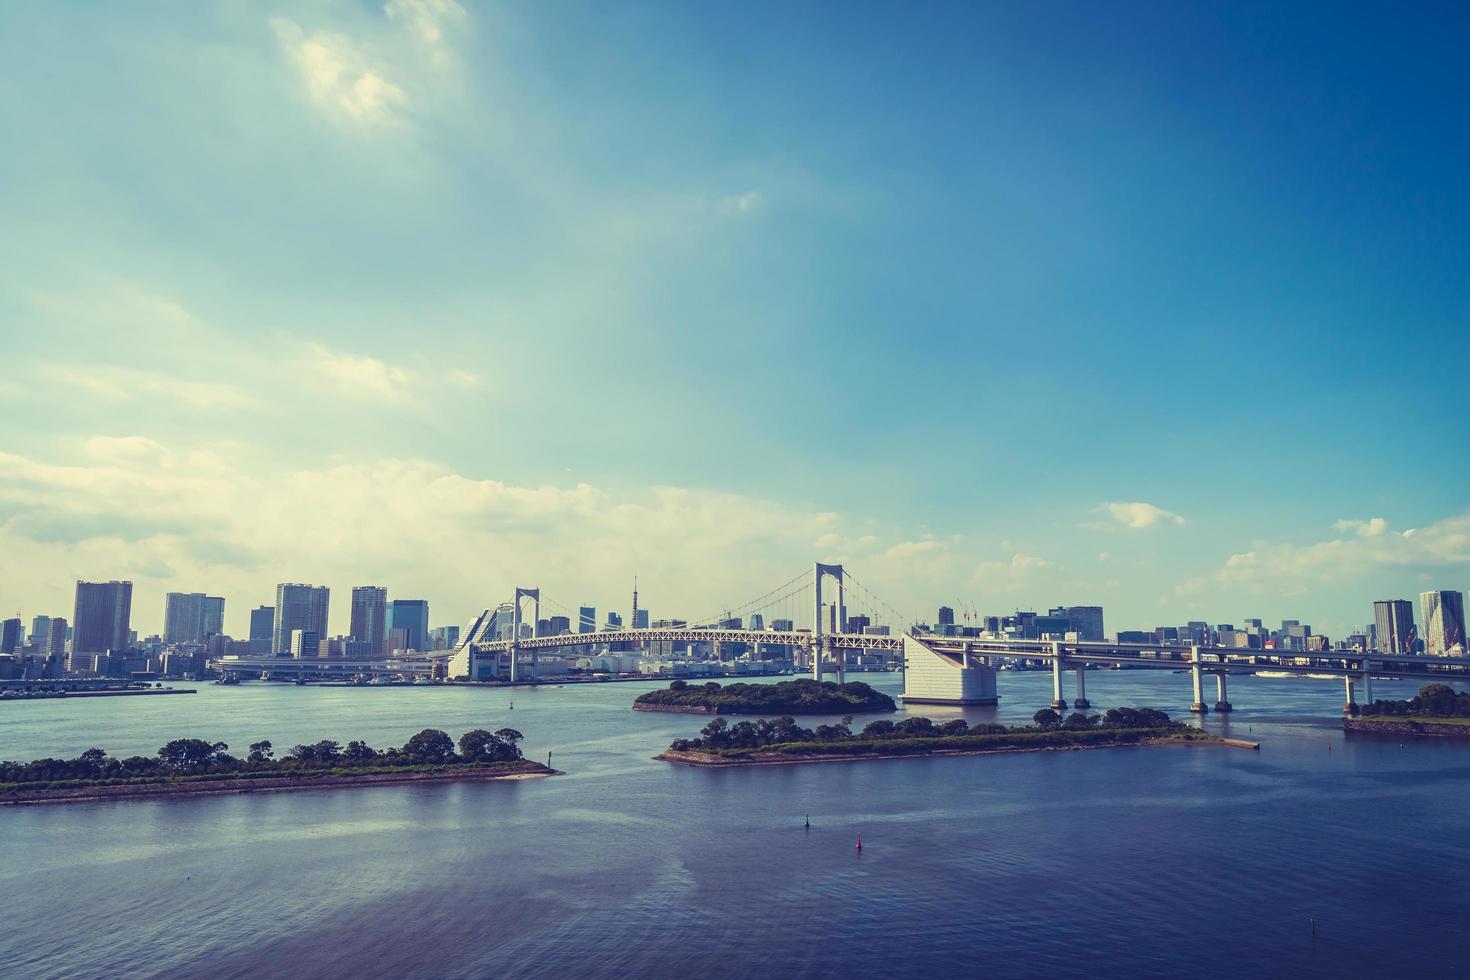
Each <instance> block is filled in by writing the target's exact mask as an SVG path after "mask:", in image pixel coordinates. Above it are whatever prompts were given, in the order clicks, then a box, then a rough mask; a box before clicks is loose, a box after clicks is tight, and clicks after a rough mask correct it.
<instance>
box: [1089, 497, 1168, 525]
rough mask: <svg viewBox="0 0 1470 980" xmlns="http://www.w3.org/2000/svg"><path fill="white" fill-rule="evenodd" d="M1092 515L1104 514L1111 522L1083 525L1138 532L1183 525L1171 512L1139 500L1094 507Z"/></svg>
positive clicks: (1118, 501) (1109, 502)
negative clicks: (1119, 528) (1120, 528)
mask: <svg viewBox="0 0 1470 980" xmlns="http://www.w3.org/2000/svg"><path fill="white" fill-rule="evenodd" d="M1093 513H1097V514H1106V515H1108V517H1110V518H1112V520H1111V522H1109V521H1097V522H1092V523H1089V524H1087V525H1085V526H1087V527H1092V528H1098V529H1105V528H1110V527H1123V528H1128V529H1129V530H1135V531H1139V530H1144V529H1146V528H1151V527H1162V526H1175V527H1177V526H1179V525H1182V524H1183V523H1184V518H1182V517H1180V516H1179V515H1178V514H1176V513H1174V512H1173V511H1168V510H1165V509H1164V508H1162V507H1159V506H1157V505H1155V504H1150V503H1145V502H1143V501H1141V500H1135V501H1121V500H1110V501H1108V502H1106V503H1102V504H1098V505H1097V506H1096V507H1094V508H1093Z"/></svg>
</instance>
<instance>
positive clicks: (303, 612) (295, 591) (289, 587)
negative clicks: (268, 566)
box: [271, 582, 331, 655]
mask: <svg viewBox="0 0 1470 980" xmlns="http://www.w3.org/2000/svg"><path fill="white" fill-rule="evenodd" d="M330 602H331V590H330V589H328V588H327V587H326V586H325V585H323V586H320V587H318V586H315V585H303V584H301V583H299V582H282V583H281V584H279V585H277V586H276V621H275V624H274V625H275V628H274V637H273V638H272V641H271V652H272V653H275V654H277V655H289V654H290V653H291V645H292V640H291V637H292V634H293V633H296V632H298V631H305V632H309V633H312V634H314V636H315V637H317V638H320V637H323V636H326V635H327V607H328V605H329V603H330Z"/></svg>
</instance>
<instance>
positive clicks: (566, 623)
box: [546, 616, 572, 636]
mask: <svg viewBox="0 0 1470 980" xmlns="http://www.w3.org/2000/svg"><path fill="white" fill-rule="evenodd" d="M546 626H547V630H548V632H547V635H548V636H561V635H562V634H563V633H570V632H571V631H572V620H571V618H570V617H568V616H552V617H551V618H550V619H548V620H547V621H546Z"/></svg>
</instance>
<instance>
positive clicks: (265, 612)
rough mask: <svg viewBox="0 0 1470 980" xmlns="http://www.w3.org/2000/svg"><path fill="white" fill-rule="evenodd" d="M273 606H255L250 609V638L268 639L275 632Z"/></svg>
mask: <svg viewBox="0 0 1470 980" xmlns="http://www.w3.org/2000/svg"><path fill="white" fill-rule="evenodd" d="M275 629H276V608H275V606H256V607H255V608H254V609H252V610H250V639H252V640H266V641H269V640H270V639H271V638H272V636H273V635H274V634H275Z"/></svg>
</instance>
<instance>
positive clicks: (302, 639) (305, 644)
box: [290, 630, 321, 658]
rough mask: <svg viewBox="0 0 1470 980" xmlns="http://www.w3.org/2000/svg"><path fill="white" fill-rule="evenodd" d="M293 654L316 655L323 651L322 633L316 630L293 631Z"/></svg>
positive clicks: (300, 655)
mask: <svg viewBox="0 0 1470 980" xmlns="http://www.w3.org/2000/svg"><path fill="white" fill-rule="evenodd" d="M290 652H291V656H293V657H297V658H301V657H315V656H317V655H319V654H320V653H321V634H319V633H317V632H315V631H314V630H292V631H291V651H290Z"/></svg>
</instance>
